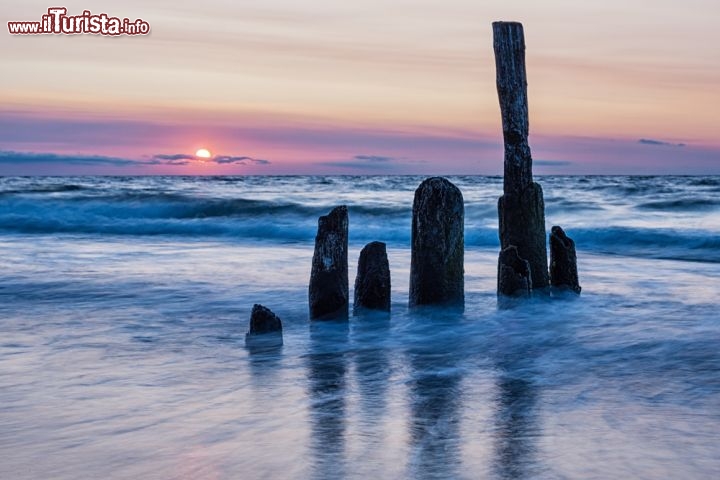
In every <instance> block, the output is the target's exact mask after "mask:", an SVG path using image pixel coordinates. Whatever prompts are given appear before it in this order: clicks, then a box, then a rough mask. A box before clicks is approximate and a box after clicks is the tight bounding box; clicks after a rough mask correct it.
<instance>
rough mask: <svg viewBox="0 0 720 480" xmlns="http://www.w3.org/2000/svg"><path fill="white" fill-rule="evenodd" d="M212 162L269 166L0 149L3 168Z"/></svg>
mask: <svg viewBox="0 0 720 480" xmlns="http://www.w3.org/2000/svg"><path fill="white" fill-rule="evenodd" d="M199 161H202V162H205V163H215V164H217V165H250V164H253V165H269V164H270V161H268V160H262V159H258V158H252V157H248V156H229V155H217V156H215V157H213V158H209V159H198V158H197V157H196V156H195V155H191V154H186V153H172V154H165V153H158V154H155V155H153V156H151V157H149V158H147V157H146V158H144V159H139V160H138V159H131V158H120V157H110V156H105V155H70V154H60V153H45V152H16V151H12V150H4V151H3V150H0V164H2V165H16V166H21V165H67V166H85V167H93V166H95V167H146V166H158V165H167V166H187V165H190V164H192V163H195V162H199Z"/></svg>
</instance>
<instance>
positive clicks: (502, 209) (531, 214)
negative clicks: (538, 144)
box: [493, 22, 549, 294]
mask: <svg viewBox="0 0 720 480" xmlns="http://www.w3.org/2000/svg"><path fill="white" fill-rule="evenodd" d="M493 47H494V50H495V67H496V76H497V91H498V97H499V99H500V111H501V114H502V128H503V140H504V143H505V169H504V174H505V176H504V182H503V196H502V197H500V199H499V201H498V217H499V223H500V230H499V234H500V249H501V250H505V249H506V248H508V247H510V246H515V247H517V253H518V255H519V256H520V258H521V259H523V260H527V261H528V263H529V264H530V271H531V279H532V285H531V288H532V289H545V288H546V287H548V284H549V278H548V263H547V244H546V237H545V203H544V200H543V192H542V187H541V186H540V185H539V184H537V183H535V182H533V177H532V157H531V155H530V146H529V145H528V133H529V122H528V101H527V78H526V73H525V38H524V34H523V27H522V24H520V23H517V22H494V23H493ZM500 260H501V261H502V256H501V258H500ZM509 267H510V266H509ZM512 271H513V269H512V268H509V269H502V268H499V269H498V274H499V275H500V274H502V272H508V273H510V272H512ZM501 284H503V285H511V284H512V282H511V279H508V281H507V282H505V281H503V279H500V278H498V286H500V285H501ZM501 293H503V292H501V291H500V290H498V294H501Z"/></svg>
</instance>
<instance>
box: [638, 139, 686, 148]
mask: <svg viewBox="0 0 720 480" xmlns="http://www.w3.org/2000/svg"><path fill="white" fill-rule="evenodd" d="M638 143H641V144H643V145H657V146H661V147H684V146H685V144H684V143H672V142H663V141H662V140H653V139H651V138H641V139H640V140H638Z"/></svg>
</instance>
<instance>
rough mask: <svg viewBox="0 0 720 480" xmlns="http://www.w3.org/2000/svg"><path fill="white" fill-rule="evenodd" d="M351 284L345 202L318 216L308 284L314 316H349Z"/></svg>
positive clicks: (328, 317) (312, 315)
mask: <svg viewBox="0 0 720 480" xmlns="http://www.w3.org/2000/svg"><path fill="white" fill-rule="evenodd" d="M348 288H349V287H348V211H347V207H346V206H344V205H343V206H340V207H336V208H334V209H333V210H332V211H331V212H330V213H329V214H328V215H325V216H323V217H320V219H319V220H318V231H317V236H316V237H315V252H314V254H313V259H312V270H311V273H310V286H309V288H308V299H309V304H310V319H311V320H330V319H347V318H348V314H349V307H348Z"/></svg>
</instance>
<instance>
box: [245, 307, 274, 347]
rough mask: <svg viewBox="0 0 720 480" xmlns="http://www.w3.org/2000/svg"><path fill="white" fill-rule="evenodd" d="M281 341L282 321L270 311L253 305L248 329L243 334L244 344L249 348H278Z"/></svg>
mask: <svg viewBox="0 0 720 480" xmlns="http://www.w3.org/2000/svg"><path fill="white" fill-rule="evenodd" d="M282 343H283V339H282V321H281V320H280V318H279V317H278V316H277V315H275V314H274V313H273V312H272V310H270V309H269V308H267V307H264V306H262V305H259V304H255V305H253V309H252V313H251V314H250V329H249V330H248V332H247V333H246V334H245V344H246V345H248V346H249V347H263V346H265V347H272V346H280V345H282Z"/></svg>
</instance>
